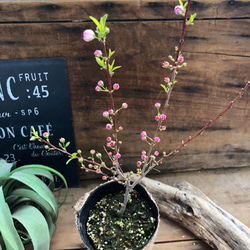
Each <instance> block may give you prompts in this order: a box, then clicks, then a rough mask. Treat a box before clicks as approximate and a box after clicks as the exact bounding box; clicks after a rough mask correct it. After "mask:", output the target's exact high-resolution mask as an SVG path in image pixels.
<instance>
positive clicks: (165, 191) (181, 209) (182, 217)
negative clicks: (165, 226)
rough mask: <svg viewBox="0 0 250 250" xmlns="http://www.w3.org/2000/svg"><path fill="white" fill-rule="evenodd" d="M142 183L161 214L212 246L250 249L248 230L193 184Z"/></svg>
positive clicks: (223, 249) (222, 249) (148, 180)
mask: <svg viewBox="0 0 250 250" xmlns="http://www.w3.org/2000/svg"><path fill="white" fill-rule="evenodd" d="M132 180H133V179H132ZM141 184H142V185H143V186H145V187H146V188H147V190H148V191H149V192H150V193H151V194H152V195H153V197H154V199H155V201H156V202H157V204H158V205H159V209H160V212H161V214H162V216H164V215H165V216H167V217H168V218H171V219H172V220H174V221H176V222H177V223H179V224H180V225H182V226H184V227H185V228H187V229H189V230H190V231H191V232H192V233H194V235H196V236H197V237H198V238H200V239H202V240H203V241H205V242H206V243H207V244H208V245H209V246H211V247H212V248H213V249H220V250H226V249H229V250H230V249H234V250H238V249H241V250H248V249H250V229H249V228H248V227H247V226H245V225H244V224H243V223H241V222H240V221H238V220H237V219H236V218H235V217H233V216H232V215H231V214H229V213H227V212H226V211H225V210H223V209H222V208H220V207H219V206H218V205H216V204H215V203H214V202H213V201H211V200H210V199H209V198H208V197H207V196H206V195H204V193H202V192H201V191H200V190H199V189H197V188H196V187H194V186H193V185H191V184H189V183H187V182H182V183H178V184H177V185H175V187H172V186H169V185H166V184H163V183H162V182H159V181H155V180H152V179H150V178H147V177H146V178H144V179H143V180H142V183H141Z"/></svg>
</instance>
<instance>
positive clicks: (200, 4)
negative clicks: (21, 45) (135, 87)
mask: <svg viewBox="0 0 250 250" xmlns="http://www.w3.org/2000/svg"><path fill="white" fill-rule="evenodd" d="M177 3H178V1H177V2H176V1H175V0H113V1H107V0H98V1H96V0H53V1H46V0H37V1H32V0H22V1H15V0H11V1H4V0H1V1H0V13H1V16H0V21H1V22H48V21H49V22H51V21H52V22H54V21H86V20H88V16H89V15H93V16H101V15H103V14H105V13H108V14H109V18H110V20H136V19H176V16H175V14H174V11H173V9H174V6H175V5H176V4H177ZM191 7H192V11H194V12H197V13H199V14H198V17H199V18H200V19H203V18H226V19H230V18H247V17H249V13H250V3H249V1H248V0H241V1H234V0H226V1H223V0H212V1H202V0H198V1H192V5H191Z"/></svg>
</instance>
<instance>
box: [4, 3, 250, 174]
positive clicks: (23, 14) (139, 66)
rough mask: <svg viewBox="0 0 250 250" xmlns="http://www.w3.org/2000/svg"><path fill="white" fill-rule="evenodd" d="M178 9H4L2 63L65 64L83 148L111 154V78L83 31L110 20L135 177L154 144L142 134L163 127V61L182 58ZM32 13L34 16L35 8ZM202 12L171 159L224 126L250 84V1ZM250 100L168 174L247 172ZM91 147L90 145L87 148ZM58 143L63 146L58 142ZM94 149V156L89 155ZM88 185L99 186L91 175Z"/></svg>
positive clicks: (174, 120) (180, 95) (126, 155)
mask: <svg viewBox="0 0 250 250" xmlns="http://www.w3.org/2000/svg"><path fill="white" fill-rule="evenodd" d="M175 4H176V2H175V1H172V0H171V1H166V0H161V1H148V0H145V1H139V0H138V1H135V0H133V1H131V0H130V1H129V0H124V1H121V0H120V1H118V0H116V1H113V2H106V1H85V0H84V1H83V0H81V1H80V0H79V1H0V14H1V15H0V22H1V23H0V27H1V29H0V44H1V46H0V59H17V58H48V57H65V58H66V62H67V71H68V79H69V88H70V96H71V105H72V112H73V122H74V130H75V138H76V146H77V148H81V149H82V151H83V154H84V155H85V156H87V155H88V152H89V150H90V149H92V148H95V149H97V150H100V151H103V148H102V145H104V144H105V137H106V135H107V133H106V131H105V129H104V125H105V121H104V119H103V117H102V112H103V109H108V108H109V104H108V99H107V97H106V96H105V95H102V94H100V93H96V92H95V91H94V87H95V84H96V82H97V81H98V80H99V79H101V78H102V77H103V74H102V72H99V69H98V66H97V65H96V63H95V61H94V58H93V51H94V49H96V48H98V44H97V43H84V42H83V41H82V31H83V30H84V29H86V28H94V25H93V24H92V23H91V22H89V21H86V20H88V15H90V14H91V15H93V16H96V17H100V16H101V15H103V14H104V13H108V14H109V18H110V19H109V20H110V21H109V24H108V26H109V27H110V29H111V34H110V40H108V47H111V48H112V49H114V50H115V51H116V54H115V56H116V62H117V64H118V65H122V69H121V70H118V71H117V74H116V75H115V76H114V82H118V83H120V85H121V89H120V91H119V92H118V93H117V94H116V98H117V99H116V100H117V102H116V103H117V104H116V106H117V107H119V105H120V104H121V103H122V102H124V101H125V100H126V102H127V103H128V105H129V109H128V110H126V111H124V112H123V117H122V118H121V119H120V120H119V121H118V122H119V124H121V125H123V127H124V131H123V132H122V134H121V139H122V140H123V145H122V148H121V154H122V156H123V160H122V164H123V166H126V168H125V170H128V169H132V168H134V166H135V163H136V161H137V160H138V159H139V155H140V152H141V150H144V149H145V147H146V145H145V144H144V143H142V142H141V140H140V132H141V131H142V130H146V131H147V132H148V133H149V134H150V131H152V127H154V125H155V121H154V116H155V109H154V107H153V106H154V103H155V101H161V100H163V98H164V93H163V91H160V92H159V90H160V89H161V87H160V84H161V83H163V78H164V77H165V76H166V75H167V74H168V72H167V71H166V70H163V69H162V68H161V64H162V62H163V61H164V60H165V59H166V58H167V56H168V55H169V54H171V53H173V51H174V46H175V45H176V44H177V42H178V39H179V36H178V35H177V34H178V31H179V30H180V26H181V21H180V19H179V18H178V17H176V16H175V15H174V13H173V6H174V5H175ZM27 6H28V7H27ZM190 11H191V12H197V13H198V19H197V21H196V22H195V25H194V26H192V27H189V28H188V30H187V34H186V39H185V43H184V46H183V55H184V57H185V59H186V62H187V64H188V67H186V68H185V69H183V70H181V71H180V73H179V75H178V83H177V85H176V88H175V89H174V93H173V96H172V99H171V102H170V109H169V113H168V120H167V131H166V132H164V133H162V134H161V138H162V141H163V143H162V144H161V146H160V147H159V148H158V150H160V151H163V150H164V151H166V152H169V151H171V150H173V149H174V148H175V147H177V146H178V145H179V144H180V143H181V141H182V140H185V139H187V138H188V137H189V136H190V135H193V134H194V133H195V132H197V131H198V130H199V129H200V128H201V127H202V126H204V125H205V124H206V123H207V122H208V121H209V120H210V119H212V118H214V117H215V116H216V115H217V114H218V113H219V112H220V111H222V109H223V108H224V107H226V105H227V104H228V103H229V101H231V100H232V99H233V98H234V97H235V96H236V95H237V93H238V92H239V90H240V88H241V87H242V86H244V83H246V82H247V81H248V80H249V73H248V71H249V64H250V52H249V50H248V47H249V35H250V34H249V33H250V29H249V18H248V17H249V13H250V1H246V0H244V1H241V2H237V1H228V2H225V1H196V2H193V4H192V6H191V10H190ZM249 96H250V94H249V93H246V94H245V96H244V97H243V98H242V99H241V100H240V101H239V102H238V103H236V105H235V106H234V107H233V109H232V110H231V111H230V112H229V113H228V114H227V115H226V116H225V117H224V118H223V119H221V120H220V121H219V122H217V123H216V124H214V125H213V127H211V128H210V129H209V130H208V131H207V132H205V133H204V135H203V136H202V137H200V138H198V139H197V140H196V141H195V142H194V143H193V142H192V143H190V144H189V146H188V147H186V148H185V149H184V150H183V151H182V152H180V153H179V154H178V155H176V156H175V157H172V158H170V159H169V160H168V161H167V162H165V163H164V164H162V166H161V173H165V172H169V171H184V170H187V169H188V170H198V169H203V168H206V169H213V168H214V169H216V168H228V167H246V166H247V165H248V162H249V161H250V154H249V153H248V152H249V151H250V144H249V141H250V133H249V129H250V127H249V119H250V106H249ZM86 138H88V141H87V145H86ZM55 142H57V138H55ZM83 147H84V148H83ZM65 161H66V160H65ZM79 173H80V179H86V178H94V176H91V175H87V176H86V175H85V173H83V172H82V171H80V172H79Z"/></svg>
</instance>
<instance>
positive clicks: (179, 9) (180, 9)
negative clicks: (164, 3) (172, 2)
mask: <svg viewBox="0 0 250 250" xmlns="http://www.w3.org/2000/svg"><path fill="white" fill-rule="evenodd" d="M174 12H175V14H176V15H182V12H183V7H182V6H181V5H176V6H175V8H174Z"/></svg>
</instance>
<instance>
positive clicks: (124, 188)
mask: <svg viewBox="0 0 250 250" xmlns="http://www.w3.org/2000/svg"><path fill="white" fill-rule="evenodd" d="M190 3H191V0H188V2H186V3H185V4H184V3H183V2H182V1H181V0H179V4H178V5H177V6H176V7H175V8H174V12H175V13H176V14H177V15H179V16H181V17H182V18H183V22H182V29H181V35H180V40H179V43H178V44H177V46H176V48H175V54H174V55H173V56H171V55H170V56H168V60H166V61H164V62H163V64H162V67H163V68H165V69H167V70H168V72H169V77H165V78H164V82H163V84H161V87H162V89H163V90H164V92H165V96H166V98H165V102H164V103H163V104H161V103H160V102H156V103H155V109H156V116H155V120H156V122H157V125H156V129H155V132H154V133H153V134H152V135H151V134H150V133H149V132H147V131H142V132H141V140H142V141H143V142H144V143H145V144H147V146H148V150H147V151H143V152H142V154H141V156H140V160H138V161H137V163H136V171H135V173H134V172H129V173H126V172H124V171H123V169H122V167H121V164H120V160H121V158H122V149H121V146H122V142H121V141H120V140H119V133H121V132H122V131H123V127H122V126H119V125H118V124H117V116H118V114H119V113H120V112H121V111H122V110H124V109H127V108H128V104H127V103H122V104H121V106H120V107H119V108H116V106H115V102H114V92H115V91H118V90H119V88H120V85H119V84H118V83H113V82H112V77H113V75H114V74H115V72H116V70H117V69H119V68H120V66H116V65H115V60H114V59H111V58H112V57H113V56H114V53H115V52H114V51H112V50H111V49H108V48H107V36H108V34H109V32H110V30H109V28H108V27H107V26H106V21H107V15H104V16H103V17H101V18H100V21H99V20H97V19H96V18H94V17H90V19H91V20H92V21H93V22H94V24H95V25H96V29H95V31H94V30H92V29H87V30H85V31H84V32H83V39H84V41H86V42H90V41H92V40H98V42H99V43H100V45H101V49H100V50H96V51H95V52H94V56H95V60H96V62H97V64H98V65H99V66H100V68H101V70H103V71H105V73H106V77H107V80H106V81H104V80H99V81H98V82H97V85H96V86H95V90H96V91H97V92H103V93H107V94H108V96H109V98H110V107H109V108H107V109H106V110H105V111H104V112H103V117H104V118H105V119H106V121H107V123H106V125H105V126H106V129H107V130H108V131H110V136H108V137H107V142H106V147H105V148H104V150H105V152H106V153H107V155H108V157H109V159H110V161H111V166H109V165H108V164H106V162H105V161H104V158H103V156H102V154H101V153H100V152H96V151H95V150H94V149H92V150H90V156H89V157H84V156H83V155H82V152H81V150H78V151H77V152H74V153H70V152H68V151H67V147H68V145H69V142H67V141H66V140H65V139H64V138H60V139H59V146H58V147H57V146H55V145H53V144H52V143H51V141H50V138H49V134H48V133H45V134H44V135H43V137H40V136H39V135H38V132H36V131H33V136H32V137H31V140H39V141H41V142H43V143H45V144H46V145H45V147H46V148H47V149H48V150H58V151H61V152H63V153H65V154H67V155H68V156H69V160H68V162H69V161H71V160H74V159H77V160H78V162H79V163H80V164H81V168H82V169H83V170H85V171H86V172H94V173H97V174H100V175H101V176H102V179H103V180H110V182H108V183H107V184H104V185H102V186H100V187H98V188H97V189H96V190H95V191H93V192H91V194H90V196H87V197H85V198H84V199H83V200H80V201H79V203H80V204H78V205H77V217H78V224H79V230H82V228H85V227H86V228H87V229H86V231H87V233H83V235H82V238H83V240H84V241H85V244H86V245H87V247H88V248H89V249H141V248H143V247H144V246H146V245H147V244H148V241H149V240H150V239H152V237H153V235H154V233H155V232H156V230H157V223H158V210H157V207H156V206H155V205H154V202H153V200H152V198H151V197H150V195H149V194H148V193H147V192H146V191H145V190H144V189H143V188H142V187H141V186H140V182H141V181H142V179H143V178H144V177H145V176H146V175H147V174H148V173H149V172H150V171H151V170H152V169H154V168H155V167H157V166H159V165H160V164H161V163H162V162H163V160H165V159H167V158H168V157H170V156H172V155H174V154H175V153H177V152H178V151H179V150H180V149H182V148H183V147H184V146H185V145H186V144H188V143H189V142H191V141H192V140H193V139H195V138H196V137H197V136H199V135H200V134H201V133H202V132H203V131H204V130H205V129H206V128H207V127H209V126H210V125H212V124H213V123H214V122H215V121H217V120H218V119H219V118H221V117H222V116H223V115H224V114H225V113H226V112H227V111H228V110H229V109H230V108H231V107H232V105H233V104H234V103H235V102H236V101H237V100H238V99H239V98H240V97H241V96H242V95H243V94H244V92H245V91H246V90H247V88H248V86H249V83H247V84H246V86H245V87H244V88H243V89H242V90H241V92H240V93H239V95H238V96H237V97H236V98H235V99H234V100H233V101H232V102H230V104H229V106H228V107H226V109H225V110H224V111H223V112H222V113H221V114H219V115H218V116H217V117H216V118H215V119H213V120H211V121H209V123H207V124H206V125H205V126H204V127H203V128H202V129H201V130H200V131H198V133H196V134H195V135H194V136H191V137H189V138H188V139H187V140H186V141H183V142H182V144H181V145H180V146H178V147H177V148H176V149H174V150H173V151H171V152H170V153H168V154H166V153H165V152H163V153H162V154H160V153H159V152H158V151H156V150H155V147H156V145H158V144H159V143H160V142H161V133H162V132H163V131H164V130H166V126H165V125H164V121H165V120H166V114H167V110H168V107H169V101H170V97H171V94H172V91H173V88H174V86H175V85H176V83H177V80H176V76H177V73H178V72H179V70H180V69H181V68H182V67H185V66H186V62H185V61H184V56H183V54H182V52H181V49H182V45H183V41H184V35H185V31H186V28H187V27H188V26H189V25H193V22H194V19H195V17H196V14H191V15H188V11H189V7H190ZM105 82H106V83H105ZM135 175H136V176H137V178H133V177H134V176H135ZM132 179H133V181H132ZM116 188H118V191H117V192H115V189H116ZM141 189H143V191H141ZM102 193H103V194H102ZM109 193H111V195H109ZM121 194H122V195H121ZM102 195H104V198H103V199H102ZM114 196H115V197H117V198H114ZM139 197H140V198H142V201H140V202H139V204H137V203H136V202H135V201H136V200H138V199H139ZM145 199H146V203H144V201H143V200H145ZM85 201H86V203H85ZM82 203H83V204H82ZM79 207H80V208H79ZM92 207H93V208H92ZM109 207H110V211H108V208H109ZM139 208H142V210H139ZM108 212H110V213H111V215H112V218H111V219H110V217H109V216H108ZM143 212H146V213H143ZM146 214H149V217H146ZM130 215H132V220H133V217H136V216H137V215H138V217H137V218H136V219H137V222H136V223H135V224H136V226H135V227H134V228H133V227H131V226H132V224H133V222H132V220H130V219H129V217H130ZM134 219H135V218H134ZM139 222H142V223H139ZM111 223H113V224H111ZM110 224H111V226H110V227H109V226H108V225H110ZM143 224H145V225H146V227H145V228H142V227H141V226H142V225H143ZM138 225H139V226H138ZM110 228H111V229H110ZM116 228H117V231H115V229H116ZM146 229H149V232H148V231H147V232H146ZM126 230H127V231H126ZM145 236H146V237H145ZM121 242H122V244H121Z"/></svg>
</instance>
